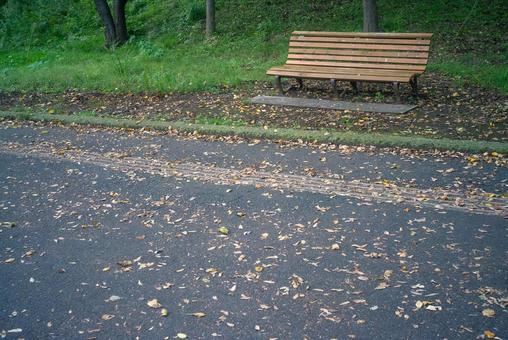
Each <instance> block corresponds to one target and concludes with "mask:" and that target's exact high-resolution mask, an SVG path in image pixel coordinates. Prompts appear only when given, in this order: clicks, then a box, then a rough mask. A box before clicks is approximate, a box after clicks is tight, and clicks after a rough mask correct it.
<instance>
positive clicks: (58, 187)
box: [0, 122, 508, 339]
mask: <svg viewBox="0 0 508 340" xmlns="http://www.w3.org/2000/svg"><path fill="white" fill-rule="evenodd" d="M349 150H350V148H337V150H330V149H324V148H323V149H319V148H311V147H298V146H294V147H290V146H284V145H278V144H272V143H264V142H254V143H250V144H249V143H248V142H245V141H244V142H237V143H231V142H229V143H227V142H218V141H204V140H192V139H185V138H182V137H174V136H158V135H151V134H143V133H134V134H133V133H127V132H106V131H98V130H94V131H92V132H90V133H83V131H81V132H80V131H76V130H73V129H67V128H56V127H43V126H42V127H41V126H29V125H25V126H18V125H16V124H13V123H7V122H4V123H1V124H0V183H1V191H0V222H2V224H1V225H0V287H1V289H2V294H1V295H0V338H7V339H16V338H25V339H35V338H38V339H41V338H48V339H53V338H59V339H89V338H92V339H93V338H97V339H110V338H136V337H139V338H141V339H159V338H168V339H175V338H178V336H180V337H181V338H184V337H185V336H187V338H188V339H212V338H219V339H333V338H336V339H373V338H379V339H461V338H463V339H475V338H488V337H489V336H490V337H494V336H495V337H498V338H501V339H506V338H507V337H508V317H507V311H506V306H507V289H508V275H507V273H508V271H507V267H508V261H506V259H507V251H508V245H507V242H506V240H507V219H506V216H507V212H508V207H507V202H508V200H507V199H503V198H502V197H497V196H496V195H499V194H503V193H506V192H507V191H508V190H507V186H508V183H507V179H508V176H507V175H508V171H507V168H506V167H502V166H495V165H493V164H487V163H484V162H482V161H480V162H478V163H477V164H476V165H471V164H469V163H468V161H467V160H466V159H465V157H447V156H445V155H434V156H419V157H417V156H415V155H413V154H411V153H405V154H404V155H400V154H397V153H393V152H389V151H387V150H384V151H383V150H379V151H376V152H371V153H362V152H349ZM489 193H490V194H489ZM14 223H15V224H14ZM220 227H226V228H227V230H228V234H227V235H224V234H221V233H220V232H219V228H220ZM153 299H157V302H158V304H152V305H153V306H155V307H159V306H158V305H160V307H159V308H152V307H150V306H148V302H149V301H152V302H153ZM163 308H165V309H166V310H167V312H168V315H167V316H162V315H161V311H162V310H163ZM482 312H483V314H486V315H483V314H482Z"/></svg>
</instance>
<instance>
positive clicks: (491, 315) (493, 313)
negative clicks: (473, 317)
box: [482, 308, 496, 318]
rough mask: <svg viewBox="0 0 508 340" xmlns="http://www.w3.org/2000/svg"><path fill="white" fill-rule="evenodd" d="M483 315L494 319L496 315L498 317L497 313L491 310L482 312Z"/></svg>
mask: <svg viewBox="0 0 508 340" xmlns="http://www.w3.org/2000/svg"><path fill="white" fill-rule="evenodd" d="M482 315H483V316H486V317H488V318H492V317H494V315H496V312H495V311H494V310H493V309H491V308H487V309H484V310H483V311H482Z"/></svg>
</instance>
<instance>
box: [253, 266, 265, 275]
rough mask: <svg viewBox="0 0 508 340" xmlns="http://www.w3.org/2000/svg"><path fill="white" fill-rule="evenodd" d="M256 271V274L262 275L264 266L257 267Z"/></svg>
mask: <svg viewBox="0 0 508 340" xmlns="http://www.w3.org/2000/svg"><path fill="white" fill-rule="evenodd" d="M254 270H255V271H256V272H258V273H260V272H262V271H263V266H261V265H258V266H255V267H254Z"/></svg>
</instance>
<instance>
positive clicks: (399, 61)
mask: <svg viewBox="0 0 508 340" xmlns="http://www.w3.org/2000/svg"><path fill="white" fill-rule="evenodd" d="M289 59H303V60H338V61H359V62H372V63H390V64H417V65H425V64H427V60H426V59H411V58H382V57H360V56H348V55H346V56H343V55H321V54H288V60H289Z"/></svg>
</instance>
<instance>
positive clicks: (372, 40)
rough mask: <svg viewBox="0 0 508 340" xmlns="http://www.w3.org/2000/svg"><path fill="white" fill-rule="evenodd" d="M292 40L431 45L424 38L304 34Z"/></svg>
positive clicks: (294, 36) (293, 37) (295, 36)
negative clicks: (340, 36)
mask: <svg viewBox="0 0 508 340" xmlns="http://www.w3.org/2000/svg"><path fill="white" fill-rule="evenodd" d="M290 40H291V41H310V42H335V43H355V44H392V45H430V40H423V39H386V38H382V39H381V38H380V39H375V38H361V37H358V38H336V37H308V36H303V35H293V36H291V38H290Z"/></svg>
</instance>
